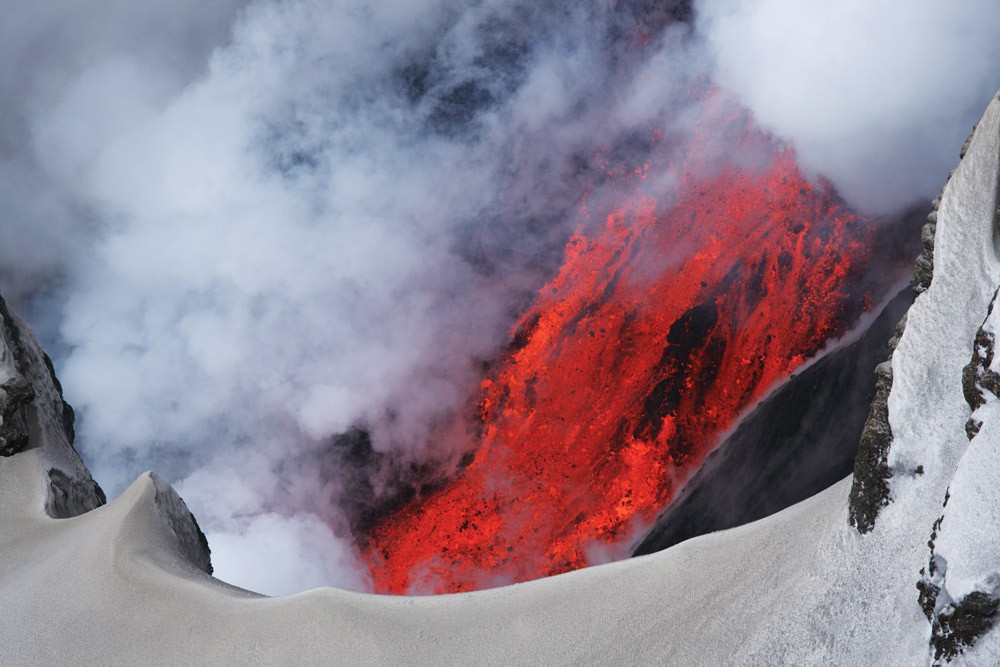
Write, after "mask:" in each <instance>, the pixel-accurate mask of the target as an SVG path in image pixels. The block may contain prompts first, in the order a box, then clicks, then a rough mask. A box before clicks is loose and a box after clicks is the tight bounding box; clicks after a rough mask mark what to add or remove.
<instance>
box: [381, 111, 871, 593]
mask: <svg viewBox="0 0 1000 667" xmlns="http://www.w3.org/2000/svg"><path fill="white" fill-rule="evenodd" d="M728 113H729V115H728V116H723V117H722V119H723V120H724V121H725V123H726V124H728V126H731V127H733V126H735V127H736V130H737V131H736V134H735V139H733V141H735V142H737V144H736V145H734V146H733V149H734V150H733V152H734V153H735V152H739V151H740V149H742V148H744V147H750V146H753V147H759V146H761V145H763V146H766V151H765V155H766V157H765V158H764V159H763V161H762V164H756V165H754V166H753V167H752V168H751V167H746V166H745V165H744V166H741V165H737V164H735V161H730V163H728V164H726V163H725V162H722V163H719V164H713V165H711V168H709V167H708V166H707V165H706V164H705V160H704V159H702V157H701V153H700V152H699V151H700V149H701V148H703V146H704V142H707V141H709V140H710V139H709V138H708V137H709V133H710V132H713V131H715V128H713V127H706V128H705V129H704V131H703V132H702V133H701V134H700V135H699V134H698V133H696V134H695V137H694V139H692V141H691V143H690V146H689V150H688V152H687V157H685V158H683V159H680V160H678V161H677V163H678V164H677V165H676V168H677V170H678V172H679V180H680V186H679V187H678V188H677V192H676V193H675V195H673V196H672V197H671V199H670V201H667V202H664V201H659V202H654V201H649V200H647V199H644V198H641V197H637V203H633V204H632V205H629V206H628V207H625V208H623V209H621V210H617V211H614V212H612V213H610V214H609V215H607V216H606V218H604V219H603V223H602V224H599V225H597V228H596V229H592V228H587V227H583V228H581V229H580V230H579V231H578V232H577V233H576V234H575V235H574V236H573V237H572V238H571V239H570V241H569V243H568V245H567V247H566V251H565V261H564V263H563V265H562V268H561V270H560V271H559V273H558V275H556V276H555V277H554V278H553V279H552V280H551V281H550V282H549V283H548V284H547V285H546V286H545V287H544V288H543V289H542V290H541V292H540V293H539V294H538V296H537V299H536V301H535V303H534V304H533V306H532V307H531V308H530V310H528V312H527V313H525V314H524V315H523V316H522V318H521V319H520V321H519V322H518V324H517V325H516V327H515V329H514V331H512V343H511V345H510V347H509V348H508V350H507V351H506V353H505V356H504V357H503V359H502V360H501V361H500V362H499V364H498V366H497V368H496V369H495V371H494V372H493V374H492V375H491V377H490V378H489V379H487V380H485V381H484V382H483V386H482V394H481V404H480V415H481V420H482V437H481V441H480V443H479V446H478V448H477V449H476V451H475V455H474V458H473V460H472V461H471V463H470V464H469V465H468V466H467V467H465V468H464V469H463V470H462V471H461V472H460V474H459V475H458V476H457V477H456V478H455V479H453V480H452V481H451V482H450V483H448V484H447V485H445V486H444V487H442V488H440V489H438V490H437V491H435V492H433V493H431V494H429V495H427V496H425V497H423V498H417V499H415V500H413V501H411V502H409V503H408V504H406V505H404V506H402V507H400V508H399V509H397V510H396V511H394V512H392V513H390V514H389V515H387V516H385V517H383V518H382V519H381V520H380V521H379V522H378V523H377V524H376V525H375V527H374V528H373V529H372V530H371V531H370V533H369V535H368V541H367V543H366V545H365V556H366V559H367V562H368V565H369V568H370V571H371V575H372V580H373V582H374V586H375V589H376V590H377V591H379V592H387V593H399V594H403V593H414V592H417V593H429V592H437V593H445V592H457V591H466V590H472V589H477V588H483V587H488V586H494V585H498V584H504V583H511V582H517V581H525V580H529V579H534V578H538V577H542V576H546V575H551V574H556V573H560V572H566V571H568V570H572V569H575V568H579V567H583V566H585V565H587V564H588V561H589V560H590V556H592V555H593V553H595V551H598V550H601V549H617V550H618V551H619V552H620V551H621V550H622V549H623V545H625V544H626V543H627V540H628V539H629V538H630V537H632V535H631V533H632V531H633V530H634V527H635V526H636V525H637V523H640V524H641V523H645V524H648V523H650V522H652V521H653V520H654V518H655V517H656V515H657V514H658V513H659V512H660V511H662V510H663V508H664V507H665V506H666V505H667V504H668V503H669V502H670V500H671V497H672V495H673V494H674V493H675V492H676V490H677V488H678V484H679V483H681V482H683V480H684V479H686V478H687V477H688V476H690V474H692V473H693V472H694V471H695V470H696V469H697V467H698V466H699V465H700V464H701V462H702V461H703V460H704V458H705V456H706V455H707V454H708V453H709V452H710V451H711V450H712V448H713V447H714V446H715V445H716V444H717V443H718V439H719V435H720V434H721V433H722V432H724V431H725V430H726V429H727V428H729V427H730V426H732V425H733V423H734V421H735V420H736V418H737V417H738V416H739V414H740V413H741V411H743V410H744V409H746V408H747V407H748V406H749V405H751V404H752V403H753V402H754V401H755V400H757V399H759V398H761V397H762V396H763V395H764V394H765V393H766V392H767V391H768V390H769V389H770V388H771V387H772V386H773V385H774V384H775V383H776V382H778V381H780V380H781V379H783V378H785V377H787V376H788V375H789V374H790V373H791V372H792V371H793V370H795V368H796V367H797V366H799V365H800V364H801V363H802V362H803V361H805V360H806V359H807V358H809V357H810V356H811V355H813V354H815V353H816V352H817V351H818V350H819V349H820V348H821V347H822V346H823V345H824V344H825V343H826V342H827V341H828V340H829V339H831V338H833V337H836V336H838V335H840V334H842V333H844V332H845V331H846V330H847V329H848V328H849V327H850V326H851V325H852V324H853V323H854V322H855V321H856V320H857V317H858V316H859V315H860V314H861V313H862V312H863V311H864V310H866V309H868V308H870V307H871V295H870V294H869V292H870V290H871V289H872V285H871V283H870V281H869V280H868V279H866V277H865V276H866V271H867V270H868V268H869V263H870V262H869V259H870V253H869V251H868V248H869V245H870V240H871V239H870V236H871V234H872V233H873V232H872V231H871V227H870V226H867V225H865V224H863V223H864V221H863V220H860V219H859V217H858V216H857V215H855V214H854V213H852V212H851V211H849V210H847V209H846V208H845V207H844V206H843V205H842V203H841V202H840V200H839V199H838V198H837V196H836V194H835V193H833V192H832V191H831V189H830V188H828V187H825V186H823V185H814V184H813V183H811V182H810V181H809V180H807V179H806V178H805V177H804V175H803V174H802V173H801V172H800V170H799V169H798V167H797V166H796V163H795V158H794V155H793V154H792V153H791V152H790V151H789V150H787V149H784V148H782V147H780V146H779V145H777V144H775V143H774V142H772V141H771V140H770V138H769V137H767V136H766V135H764V134H763V133H762V132H760V131H758V130H755V129H753V128H752V126H751V123H750V120H749V119H748V118H747V117H746V116H745V114H743V113H742V112H740V111H738V110H737V111H731V112H728ZM719 121H720V117H716V118H715V119H714V120H713V123H718V122H719ZM706 174H707V175H706ZM876 296H880V295H876ZM623 555H624V554H623Z"/></svg>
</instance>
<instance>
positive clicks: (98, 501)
mask: <svg viewBox="0 0 1000 667" xmlns="http://www.w3.org/2000/svg"><path fill="white" fill-rule="evenodd" d="M0 323H2V326H0V334H2V335H0V456H3V457H8V458H11V457H17V456H19V455H23V454H26V453H29V452H31V453H33V454H34V455H35V460H36V461H37V462H38V465H39V466H40V467H41V470H40V471H39V472H40V475H39V478H40V479H41V480H42V481H43V483H45V485H46V487H47V488H46V495H45V512H46V514H48V516H50V517H52V518H54V519H68V518H71V517H76V516H80V515H82V514H85V513H87V512H90V511H92V510H94V509H96V508H98V507H101V506H103V505H104V504H105V503H106V498H105V495H104V491H103V490H102V489H101V487H100V486H99V485H98V484H97V482H95V481H94V479H93V477H91V475H90V472H89V471H88V470H87V468H86V466H85V465H84V463H83V461H82V460H81V459H80V456H79V455H78V454H77V452H76V450H75V449H74V448H73V440H74V436H75V431H74V413H73V409H72V408H71V407H70V406H69V404H68V403H67V402H66V401H65V399H64V398H63V394H62V387H61V386H60V384H59V381H58V380H57V379H56V376H55V372H54V370H53V366H52V361H51V360H50V359H49V358H48V356H46V355H45V354H44V352H42V350H41V347H40V346H39V344H38V341H37V340H36V338H35V336H34V334H33V333H32V332H31V330H30V329H29V328H28V326H27V324H25V323H24V321H23V320H21V319H20V318H19V317H18V316H17V315H16V314H15V313H14V312H13V311H12V310H11V309H10V308H9V306H8V305H7V303H6V302H5V301H4V300H3V298H0ZM151 480H152V484H153V488H154V489H155V497H154V503H153V504H154V505H155V506H156V507H157V508H158V513H159V516H161V518H162V519H163V521H164V522H165V523H166V526H165V527H166V529H167V530H168V532H169V534H171V535H172V536H173V541H174V542H175V543H176V546H177V549H178V551H179V553H181V554H182V556H183V557H184V558H185V560H187V561H188V562H190V563H191V564H193V565H194V566H195V567H196V568H197V569H199V570H201V571H203V572H206V573H209V574H211V572H212V564H211V558H210V553H211V552H210V550H209V548H208V541H207V540H206V539H205V535H204V533H202V531H201V529H200V528H199V527H198V522H197V521H196V520H195V518H194V516H193V515H192V514H191V512H190V511H188V509H187V506H186V505H185V504H184V501H183V500H181V498H180V497H179V496H178V495H177V494H176V493H175V492H174V490H173V489H172V488H170V485H169V484H167V483H166V482H165V481H163V480H162V479H160V478H159V477H156V476H155V475H152V476H151Z"/></svg>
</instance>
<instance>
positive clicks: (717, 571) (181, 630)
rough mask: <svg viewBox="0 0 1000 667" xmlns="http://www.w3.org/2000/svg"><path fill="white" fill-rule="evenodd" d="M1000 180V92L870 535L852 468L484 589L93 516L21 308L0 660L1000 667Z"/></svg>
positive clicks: (880, 464)
mask: <svg viewBox="0 0 1000 667" xmlns="http://www.w3.org/2000/svg"><path fill="white" fill-rule="evenodd" d="M998 176H1000V98H998V99H997V100H994V102H993V103H992V104H991V105H990V107H989V109H988V110H987V112H986V114H985V116H984V117H983V119H982V121H981V122H980V123H979V125H978V127H977V129H976V131H975V133H974V134H973V136H972V138H971V141H970V143H969V144H968V146H967V148H966V149H965V157H964V159H963V160H962V162H961V163H960V165H959V167H958V169H957V170H956V171H955V172H954V175H953V177H952V178H951V179H950V180H949V182H948V184H947V185H946V187H945V189H944V191H943V192H942V195H941V197H940V201H939V202H937V206H938V208H937V211H936V216H934V220H933V221H932V225H933V226H932V227H928V229H927V231H925V236H927V237H928V238H927V239H925V245H927V246H928V247H929V248H930V252H932V255H931V256H929V257H925V260H926V261H925V262H924V264H926V266H925V267H924V269H928V271H925V272H924V273H922V274H921V273H920V272H919V271H918V275H919V278H918V280H917V281H916V282H917V285H918V288H919V289H921V290H922V291H921V293H920V295H919V296H918V297H917V299H916V301H915V302H914V305H913V306H912V308H911V309H910V311H909V313H908V316H907V318H906V325H905V330H904V331H902V333H901V335H900V336H899V337H898V344H897V345H896V348H895V352H894V353H893V355H892V358H891V361H889V362H887V365H885V366H883V367H882V370H881V377H883V378H884V380H885V381H884V383H883V389H884V391H883V392H882V394H883V396H882V403H880V404H877V405H876V406H875V408H874V409H873V415H875V417H874V418H875V422H873V423H872V431H871V435H872V440H873V442H875V445H876V446H877V450H873V451H874V452H875V456H874V458H872V460H873V461H875V465H874V466H872V469H873V470H876V472H877V473H878V475H879V477H878V479H881V480H882V482H883V484H882V486H879V485H874V486H873V485H869V486H868V488H869V489H871V488H876V487H878V488H876V492H877V495H875V496H871V497H872V498H874V499H875V501H876V502H874V503H873V504H870V505H869V506H868V507H869V509H870V512H868V513H867V514H866V515H865V516H866V518H865V519H864V522H863V523H864V525H863V526H862V525H860V523H859V522H858V521H857V520H855V524H858V525H857V527H855V526H852V525H851V523H850V521H849V516H855V515H857V514H856V513H854V514H852V513H850V512H849V507H851V506H853V504H854V503H855V502H856V501H854V500H852V499H850V498H849V496H851V485H852V481H851V480H850V479H845V480H843V481H842V482H840V483H838V484H836V485H835V486H833V487H832V488H830V489H828V490H827V491H825V492H823V493H821V494H819V495H817V496H815V497H813V498H811V499H809V500H806V501H804V502H802V503H800V504H798V505H795V506H793V507H790V508H788V509H787V510H785V511H783V512H780V513H778V514H775V515H773V516H770V517H768V518H766V519H763V520H761V521H757V522H755V523H751V524H748V525H745V526H741V527H739V528H735V529H732V530H727V531H723V532H719V533H713V534H710V535H704V536H701V537H698V538H695V539H692V540H689V541H687V542H684V543H681V544H679V545H676V546H674V547H672V548H670V549H668V550H666V551H663V552H660V553H656V554H652V555H649V556H644V557H640V558H634V559H631V560H628V561H623V562H618V563H611V564H608V565H603V566H599V567H594V568H589V569H586V570H581V571H577V572H571V573H568V574H565V575H560V576H557V577H552V578H548V579H543V580H539V581H533V582H528V583H524V584H518V585H515V586H509V587H504V588H498V589H493V590H487V591H481V592H477V593H470V594H462V595H453V596H442V597H430V598H392V597H381V596H373V595H363V594H357V593H350V592H346V591H340V590H335V589H328V588H327V589H316V590H313V591H309V592H306V593H301V594H298V595H293V596H288V597H284V598H265V597H261V596H257V595H254V594H252V593H249V592H247V591H242V590H239V589H235V588H233V587H230V586H227V585H225V584H223V583H221V582H219V581H217V580H215V579H213V578H211V577H210V576H209V575H208V574H207V573H206V570H207V569H208V558H207V551H206V550H205V549H204V544H203V541H202V538H201V537H200V534H199V531H198V530H197V525H196V524H195V523H194V522H193V519H192V518H191V517H190V514H189V513H187V510H186V508H185V507H184V505H183V502H182V501H181V500H180V499H179V498H178V497H177V496H176V494H174V493H173V492H172V491H171V490H170V489H169V487H168V486H167V485H166V484H165V483H164V482H163V481H162V480H159V479H158V478H156V477H155V476H154V475H151V474H146V475H143V476H142V477H140V479H139V480H138V481H136V482H135V483H134V484H133V485H132V486H131V487H129V489H128V490H126V492H125V493H124V494H123V495H122V496H121V497H119V498H118V499H116V500H114V501H113V502H111V503H109V504H107V505H104V506H100V507H99V506H98V505H100V501H101V500H102V498H101V494H100V493H99V492H98V490H97V489H96V485H94V484H93V480H91V479H90V476H89V474H87V472H86V470H85V469H84V467H83V465H82V464H81V463H80V460H79V457H77V456H76V454H75V452H73V450H72V447H71V439H72V429H71V421H72V420H71V419H70V417H69V415H70V414H71V413H70V412H69V410H68V407H67V406H65V405H64V404H63V403H62V399H61V397H60V396H59V392H58V386H57V385H56V383H55V381H54V378H53V377H52V375H51V373H50V372H49V370H48V366H47V365H46V363H45V360H44V356H43V355H42V354H41V352H40V350H39V349H38V347H37V343H36V342H35V341H34V338H33V337H32V336H31V335H30V333H29V332H28V331H27V329H26V328H25V327H24V325H23V323H21V322H20V320H18V319H17V318H16V317H15V316H13V315H12V314H11V313H9V312H7V311H6V309H4V310H3V311H2V312H0V315H2V317H3V322H4V329H3V347H2V348H0V384H2V386H3V393H2V394H0V413H2V414H3V418H4V425H3V428H4V429H5V430H4V433H5V435H4V438H5V442H7V443H8V444H6V445H0V446H4V447H6V448H7V449H8V451H7V452H6V453H7V454H8V455H7V456H5V457H3V458H0V601H2V607H0V608H2V610H3V612H4V614H3V617H4V632H3V635H2V638H0V662H4V663H10V664H139V663H142V664H219V663H225V664H261V663H264V664H329V663H331V662H338V663H347V664H400V663H406V664H470V663H475V664H567V663H615V664H647V663H668V664H704V665H719V664H736V665H760V664H840V665H914V664H928V663H931V662H934V661H935V660H945V659H949V658H954V659H956V660H958V661H964V662H965V663H966V664H998V663H1000V630H994V629H993V627H992V621H993V614H994V613H995V610H996V608H997V606H998V605H997V600H998V596H1000V530H998V529H997V528H998V526H1000V460H998V457H1000V400H997V396H996V395H995V394H994V393H993V391H992V389H991V387H992V384H991V383H992V379H991V376H990V375H989V374H990V373H1000V361H997V360H996V356H997V355H995V354H994V353H993V350H992V348H991V345H992V341H993V340H994V338H995V335H996V332H997V331H998V330H1000V308H994V309H992V311H991V310H990V303H991V302H992V301H993V300H994V296H995V294H996V292H997V288H998V286H1000V257H998V251H997V248H998V244H997V238H998V236H1000V234H998V227H997V199H998V197H997V189H998V180H1000V178H998ZM930 267H933V280H930V273H929V268H930ZM918 268H919V267H918ZM967 368H971V369H972V370H966V369H967ZM890 378H891V384H890V383H889V379H890ZM32 393H33V394H34V396H33V398H32V397H31V394H32ZM968 397H972V405H970V403H969V402H968V401H967V398H968ZM976 397H978V399H977V398H976ZM876 413H877V414H876ZM970 420H971V422H970ZM970 424H972V426H969V425H970ZM967 427H968V428H967ZM977 429H978V430H977ZM25 434H26V435H27V438H25V437H24V436H25ZM970 435H972V436H974V437H973V438H972V439H971V440H970V437H969V436H970ZM860 493H861V495H862V496H866V493H867V490H866V489H861V492H860ZM866 511H867V510H866ZM857 516H860V515H857ZM53 517H71V518H59V519H57V518H53ZM862 527H863V528H864V530H863V531H862V530H859V528H862Z"/></svg>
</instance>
